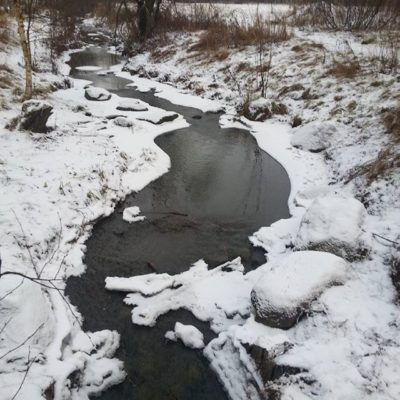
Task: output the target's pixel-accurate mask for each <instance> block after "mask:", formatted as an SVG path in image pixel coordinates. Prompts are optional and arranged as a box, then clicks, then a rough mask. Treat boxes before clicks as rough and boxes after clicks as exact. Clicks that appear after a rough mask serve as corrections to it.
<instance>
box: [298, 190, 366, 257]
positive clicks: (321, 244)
mask: <svg viewBox="0 0 400 400" xmlns="http://www.w3.org/2000/svg"><path fill="white" fill-rule="evenodd" d="M366 216H367V212H366V210H365V208H364V206H363V204H362V203H360V202H359V201H358V200H356V199H354V198H347V199H344V198H340V197H336V196H332V195H329V196H324V197H318V198H317V199H315V200H314V201H313V202H312V204H311V206H310V207H309V208H308V209H307V211H306V213H305V214H304V216H303V219H302V221H301V224H300V229H299V232H298V234H297V238H296V243H295V244H296V246H297V247H298V248H302V249H310V250H319V251H327V252H330V253H333V254H336V255H338V256H340V257H343V258H346V259H350V260H351V259H353V258H356V257H357V256H358V255H359V254H360V250H362V249H366V244H365V240H364V229H363V228H364V223H365V218H366Z"/></svg>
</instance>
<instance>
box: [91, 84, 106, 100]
mask: <svg viewBox="0 0 400 400" xmlns="http://www.w3.org/2000/svg"><path fill="white" fill-rule="evenodd" d="M85 97H86V98H87V99H88V100H92V101H107V100H110V99H111V93H110V92H109V91H108V90H106V89H102V88H98V87H94V86H89V87H88V88H86V89H85Z"/></svg>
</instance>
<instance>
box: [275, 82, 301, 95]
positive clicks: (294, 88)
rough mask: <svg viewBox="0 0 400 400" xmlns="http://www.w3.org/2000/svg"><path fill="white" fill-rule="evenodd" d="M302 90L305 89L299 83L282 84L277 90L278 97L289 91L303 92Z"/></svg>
mask: <svg viewBox="0 0 400 400" xmlns="http://www.w3.org/2000/svg"><path fill="white" fill-rule="evenodd" d="M304 90H305V87H304V86H303V85H302V84H300V83H295V84H294V85H291V86H284V87H283V88H282V89H281V91H280V92H279V97H281V96H285V95H286V94H288V93H291V92H297V91H302V92H303V91H304Z"/></svg>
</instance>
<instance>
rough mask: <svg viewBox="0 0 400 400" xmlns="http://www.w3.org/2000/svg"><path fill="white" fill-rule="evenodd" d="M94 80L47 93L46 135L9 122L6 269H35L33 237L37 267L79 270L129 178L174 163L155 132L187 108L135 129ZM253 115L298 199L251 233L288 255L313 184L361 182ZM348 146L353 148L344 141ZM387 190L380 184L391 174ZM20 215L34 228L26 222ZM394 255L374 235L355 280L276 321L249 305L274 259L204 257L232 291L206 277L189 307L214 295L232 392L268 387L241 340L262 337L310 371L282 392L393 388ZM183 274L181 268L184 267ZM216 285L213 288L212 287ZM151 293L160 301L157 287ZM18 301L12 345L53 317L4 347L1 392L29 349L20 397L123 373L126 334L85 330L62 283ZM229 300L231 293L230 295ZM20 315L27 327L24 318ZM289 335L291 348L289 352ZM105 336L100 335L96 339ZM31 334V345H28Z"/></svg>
mask: <svg viewBox="0 0 400 400" xmlns="http://www.w3.org/2000/svg"><path fill="white" fill-rule="evenodd" d="M15 58H16V57H15ZM65 61H66V58H64V62H65ZM16 68H18V67H16ZM120 68H121V66H113V67H111V68H110V69H111V70H113V71H114V72H116V73H117V75H118V76H121V77H124V78H127V79H130V80H131V81H132V83H133V84H136V85H138V86H139V89H143V90H146V89H147V90H148V89H149V88H151V87H154V88H156V89H157V90H158V91H162V92H161V93H158V94H157V95H159V96H161V97H164V98H166V99H168V100H170V101H171V102H177V104H182V103H184V104H185V105H187V104H190V105H192V106H193V107H196V108H199V109H201V110H202V111H216V110H218V109H220V108H221V106H224V107H225V108H226V109H228V110H229V109H230V106H228V105H227V104H224V102H223V101H212V100H209V99H203V98H199V97H195V96H193V95H189V94H181V93H180V91H179V90H177V89H174V88H173V87H171V86H170V85H165V84H161V83H157V82H154V81H149V80H146V79H142V78H137V77H131V76H130V75H129V73H127V72H123V73H122V72H119V71H118V69H120ZM64 71H67V70H66V69H64ZM86 84H87V82H83V81H75V87H74V88H72V89H67V90H62V91H58V92H55V93H54V94H52V95H51V96H50V101H52V102H53V103H54V105H55V113H54V115H53V117H52V119H51V125H52V126H53V127H54V130H53V132H51V133H50V134H48V136H46V138H48V140H47V139H45V140H43V136H40V135H33V136H30V135H28V134H26V133H19V132H12V133H11V132H8V131H4V132H2V133H1V134H0V140H1V143H2V151H1V152H0V161H1V164H0V166H1V167H2V169H1V172H2V173H3V176H2V178H3V181H2V182H3V183H4V182H5V184H6V185H7V187H8V190H7V193H5V194H3V196H2V197H1V198H0V204H1V209H2V212H1V213H0V221H1V223H2V224H1V226H2V228H3V229H2V230H1V232H0V237H1V239H2V249H1V253H2V261H3V264H2V268H3V270H7V269H10V270H11V269H12V270H15V271H20V272H23V273H26V272H31V270H32V267H33V266H32V260H30V259H29V255H28V252H27V249H28V248H30V249H33V250H34V252H33V260H34V262H33V263H34V264H36V266H37V267H38V268H41V267H43V266H44V265H45V269H44V273H45V275H44V276H46V277H51V278H52V277H54V276H55V275H56V274H57V273H58V274H59V275H57V276H58V277H60V278H61V277H62V278H65V277H66V276H68V275H70V274H79V273H82V272H83V270H84V268H85V267H84V265H83V264H82V258H83V254H84V250H85V245H84V243H85V240H86V239H87V237H88V236H89V235H90V231H91V225H92V223H93V222H94V221H96V220H97V219H98V218H101V217H104V216H106V215H109V214H110V213H112V212H113V209H114V206H115V204H116V202H117V201H119V200H121V199H122V198H123V197H124V196H126V195H127V194H128V193H130V192H132V191H137V190H140V189H142V188H143V187H144V186H145V185H147V184H148V183H149V182H150V181H152V180H154V179H156V178H157V177H159V176H161V175H162V174H163V173H165V172H167V170H168V168H169V162H170V161H169V158H168V156H167V155H166V154H165V153H163V152H162V151H161V150H160V149H159V148H158V147H157V146H156V145H155V144H154V141H153V140H154V138H155V137H156V136H157V135H160V134H162V133H165V132H167V131H169V130H172V129H176V128H179V127H183V126H186V125H185V124H186V122H185V121H183V120H182V119H178V120H175V121H174V122H172V123H168V124H167V125H165V126H160V127H158V126H154V125H152V124H149V123H146V122H143V121H138V120H137V119H136V118H135V119H134V120H133V123H134V126H133V132H131V131H130V129H129V128H123V127H119V126H116V125H115V124H113V122H108V123H107V125H106V129H103V128H104V127H105V126H104V124H103V122H102V121H101V120H102V117H104V116H106V115H107V114H109V113H110V104H111V105H112V107H114V108H115V107H116V106H117V104H118V102H119V101H120V99H118V98H117V97H116V96H114V95H113V96H112V99H111V100H110V102H107V104H100V103H98V102H96V103H90V102H88V101H87V100H85V99H84V97H83V92H84V90H83V87H84V86H85V85H86ZM78 106H79V107H80V106H83V107H84V108H83V110H81V111H74V107H78ZM75 110H76V109H75ZM84 112H90V113H91V114H92V116H89V117H88V116H86V115H84ZM15 114H16V109H15V108H13V109H12V110H10V111H6V112H2V113H1V115H0V122H1V123H2V124H3V125H4V122H5V121H6V120H8V119H9V118H10V117H11V116H13V115H15ZM324 117H326V114H325V113H324ZM242 122H244V124H245V125H246V126H247V127H248V128H249V130H250V132H251V134H253V135H254V137H255V138H256V140H257V142H258V144H259V146H260V148H261V149H263V150H264V151H266V152H268V153H269V154H271V156H272V157H274V158H275V159H276V160H277V161H278V162H280V163H281V164H282V165H283V166H284V168H285V169H286V170H287V172H288V174H289V176H290V180H291V196H290V199H289V207H290V211H291V214H292V217H291V218H289V219H287V220H281V221H278V222H277V223H275V224H273V225H272V226H271V227H264V228H261V229H260V231H259V232H256V233H255V234H254V236H253V237H252V238H251V240H252V242H253V243H254V244H256V245H258V246H263V247H264V248H265V249H266V251H268V258H269V261H271V260H279V258H280V257H282V255H284V254H287V253H290V252H291V250H290V249H289V247H287V246H289V245H290V244H291V243H292V242H293V240H294V239H295V237H296V235H297V231H298V228H299V225H300V222H301V218H302V216H303V214H304V213H305V211H306V207H308V206H309V205H310V204H311V203H312V201H313V200H314V199H315V198H316V197H318V196H320V195H323V196H324V195H326V194H339V195H343V196H345V197H348V196H351V195H354V194H358V192H357V190H358V189H357V188H356V187H346V186H344V185H342V184H341V183H337V182H336V184H333V185H332V178H333V177H334V176H335V173H337V171H334V170H333V169H334V167H335V165H333V167H332V164H331V165H329V166H328V165H327V163H326V162H325V159H324V154H323V153H318V154H315V153H310V152H307V151H304V150H299V149H296V148H294V147H292V146H291V144H290V141H291V137H292V131H291V128H290V126H289V124H288V121H277V120H276V119H275V120H273V121H271V122H265V123H260V122H250V121H247V120H245V119H242ZM221 125H222V126H226V127H228V126H239V127H240V128H244V126H243V124H240V123H238V121H237V120H236V118H235V115H234V113H233V112H231V113H229V112H228V113H227V114H226V115H224V116H223V117H222V118H221ZM339 129H344V131H343V132H344V133H343V132H339V133H338V135H337V137H336V140H337V141H338V142H340V140H341V139H342V138H343V137H345V135H346V134H347V135H348V137H347V138H345V139H344V140H345V146H346V145H348V146H350V145H352V140H353V136H352V133H351V130H350V129H348V128H347V127H346V128H345V127H343V125H341V126H340V127H339ZM71 132H73V133H72V134H71ZM355 134H357V132H355V133H354V134H353V135H355ZM111 136H113V137H111ZM110 143H112V145H111V148H110ZM381 143H382V141H381V140H380V139H379V138H375V139H373V140H372V144H373V145H374V144H375V145H376V144H378V145H381ZM345 146H341V145H340V144H339V145H338V146H337V147H335V144H333V146H332V149H331V150H330V154H333V155H337V156H338V158H339V159H340V158H342V161H343V163H342V165H341V166H340V168H343V169H346V168H347V167H349V166H351V165H352V164H354V162H356V163H357V162H359V159H360V157H359V156H358V155H357V156H356V157H354V156H353V159H352V158H351V156H350V157H349V153H346V152H345V150H343V149H344V148H345ZM357 146H358V145H357V144H356V145H355V150H357ZM342 150H343V151H344V155H342V154H340V152H341V151H342ZM374 152H375V149H372V146H370V147H369V148H368V154H369V155H370V154H373V153H374ZM88 154H90V155H91V156H92V158H91V157H88ZM346 157H348V158H346ZM354 158H355V160H354ZM71 160H72V161H71ZM378 189H380V190H381V188H380V187H378ZM384 193H385V194H386V196H387V198H388V199H386V203H385V204H390V201H391V200H390V199H391V198H396V197H395V194H396V191H395V190H392V189H390V190H388V191H387V192H384ZM376 204H377V205H375V206H374V207H375V208H374V209H376V208H377V207H378V209H379V200H377V201H376ZM16 216H17V217H18V218H16ZM18 220H19V222H20V223H21V225H22V227H23V228H24V231H25V233H23V232H21V227H20V226H19V222H18ZM389 220H391V225H392V226H396V221H397V222H398V223H399V222H400V213H399V210H398V209H396V208H394V209H388V208H387V207H383V212H382V213H381V214H376V215H369V216H368V220H367V225H366V230H367V231H368V232H369V233H371V232H377V233H380V234H382V235H386V236H389V237H392V235H395V234H398V232H397V231H396V228H390V227H388V221H389ZM49 222H50V225H51V227H49ZM397 226H398V224H397ZM387 254H388V249H387V248H386V247H385V246H384V244H382V243H379V242H376V241H374V242H373V243H372V252H371V255H370V257H369V258H367V259H364V260H361V261H355V262H354V263H353V269H352V271H351V273H350V279H349V280H348V282H347V283H346V284H345V285H343V286H340V287H333V288H330V289H328V290H327V291H326V292H325V293H324V294H323V296H322V297H321V298H320V299H319V300H318V301H316V302H315V303H314V304H313V308H312V313H311V315H310V316H309V318H307V319H305V320H303V321H301V322H300V323H299V324H298V325H297V326H296V327H294V328H292V329H291V330H289V331H281V330H277V329H273V328H268V327H265V326H263V325H261V324H259V323H257V322H255V321H254V319H253V317H250V318H248V315H249V313H250V311H251V304H250V291H251V289H252V287H253V285H254V283H255V282H256V281H257V280H258V278H259V276H260V274H261V273H263V272H264V271H265V270H266V269H267V264H266V265H265V266H263V267H260V269H259V270H257V271H254V272H252V273H249V274H246V275H244V274H243V272H242V271H241V266H240V263H237V262H232V263H231V264H232V270H231V271H230V272H226V271H219V272H220V275H218V271H216V272H211V271H207V268H206V266H204V265H202V264H201V263H200V264H199V265H198V267H199V268H200V269H201V273H202V274H203V275H204V276H203V278H202V281H201V283H202V285H204V286H205V287H207V288H208V284H209V283H212V282H213V281H214V280H215V282H216V284H215V286H214V287H215V288H216V289H218V290H219V288H220V285H219V284H218V282H219V279H222V280H223V282H224V285H226V291H224V292H223V293H217V290H216V291H211V292H210V293H208V292H207V291H206V290H205V289H204V288H203V289H202V288H201V287H200V288H198V296H199V299H200V301H198V302H197V303H196V302H194V303H193V308H192V311H193V312H194V313H196V312H199V310H200V309H201V307H202V306H203V305H204V303H202V301H203V300H204V302H206V303H207V304H209V308H208V309H206V310H203V314H198V316H199V318H200V317H201V318H200V319H207V318H209V319H211V320H212V321H213V323H214V325H215V330H216V332H218V333H220V336H219V337H218V338H217V339H215V340H214V341H213V342H212V343H210V344H209V345H208V346H207V347H206V348H205V350H204V353H205V355H206V356H207V357H208V358H209V359H210V362H211V365H212V366H213V368H214V370H215V371H216V372H217V374H218V376H219V378H220V379H221V381H222V382H223V383H224V385H225V387H226V389H227V390H228V391H229V393H230V395H231V397H232V398H233V399H235V400H236V399H237V400H243V399H245V398H246V399H247V398H254V399H257V398H261V397H260V396H261V394H260V393H261V392H262V390H263V383H262V379H261V377H260V376H259V371H257V369H256V368H255V365H254V360H252V359H251V357H250V356H249V355H248V354H247V353H246V352H244V351H243V344H250V345H255V344H256V345H257V346H260V347H262V348H264V349H266V350H267V351H269V352H272V353H274V361H275V362H276V363H278V364H280V365H290V366H295V367H298V368H300V369H304V370H305V371H307V372H306V373H303V374H300V375H298V376H297V375H294V376H289V377H287V378H286V381H285V380H284V379H283V381H280V382H278V384H279V385H280V386H279V387H280V389H281V391H282V395H283V399H300V398H302V399H305V398H315V397H317V398H321V399H334V398H337V397H342V398H351V399H353V398H360V397H362V398H371V399H373V398H376V397H374V396H379V398H380V399H386V398H387V399H389V398H392V397H393V396H394V397H395V396H396V395H397V394H398V393H399V392H400V382H399V380H398V378H397V377H398V376H399V371H400V365H399V361H398V360H399V357H398V355H399V348H400V344H399V340H398V337H397V336H398V334H397V333H398V327H397V325H396V320H398V318H399V316H400V315H399V310H398V308H397V306H395V305H394V289H393V286H392V283H391V281H390V278H389V266H388V265H387V264H385V262H384V260H385V257H386V256H387ZM199 271H200V270H199ZM192 272H195V271H194V270H193V271H192ZM184 274H185V273H183V274H181V275H179V276H177V277H176V278H177V279H181V278H184ZM221 282H222V281H221ZM194 284H196V282H195V281H194V280H193V279H192V278H191V279H188V280H185V284H184V286H183V288H184V290H182V292H183V295H179V296H183V297H180V298H179V297H178V296H176V299H175V300H176V301H177V302H178V303H179V302H185V301H186V297H184V296H185V293H184V292H185V290H186V292H188V291H190V290H191V289H192V288H193V286H192V285H194ZM1 285H2V287H0V290H1V292H2V293H3V290H4V292H8V291H9V290H12V289H13V288H14V287H16V286H17V285H19V281H17V280H15V279H9V280H5V279H2V281H1ZM141 290H143V289H140V288H139V289H137V290H135V293H133V294H132V295H130V296H128V299H129V302H130V304H135V302H137V301H140V302H141V304H142V307H147V301H146V299H144V298H143V296H141V294H140V292H141ZM172 292H173V291H172ZM172 292H171V293H164V291H162V292H161V293H160V297H161V298H165V296H166V297H167V298H170V296H172V297H173V296H175V295H176V294H175V293H172ZM205 294H207V299H206V298H204V297H202V296H204V295H205ZM217 294H218V296H217ZM26 296H27V297H29V298H31V299H32V303H33V299H35V302H36V304H40V305H41V310H42V311H43V312H42V313H37V312H36V311H37V309H36V307H35V306H34V305H32V304H25V303H24V302H23V298H25V297H26ZM157 296H158V295H157ZM157 296H156V297H157ZM214 296H217V298H215V297H214ZM149 299H150V301H154V298H152V297H150V298H149ZM213 299H214V300H215V299H216V300H215V302H216V304H219V306H220V307H221V308H218V311H217V310H216V309H215V307H214V306H212V305H211V303H212V300H213ZM206 300H207V301H206ZM7 301H8V302H9V309H7V307H5V308H4V309H2V314H1V315H2V319H4V320H7V315H8V313H9V310H12V312H13V313H14V314H15V317H14V318H13V321H12V323H10V325H9V327H8V329H10V331H9V333H8V332H7V335H6V338H5V339H3V341H2V342H1V344H0V346H1V348H2V349H4V352H5V351H6V350H7V349H10V348H13V346H16V345H18V343H20V342H22V341H23V340H24V339H26V337H28V336H29V334H30V333H32V332H33V331H34V330H35V329H36V328H37V327H40V326H41V324H44V325H43V327H41V328H40V329H39V331H38V335H37V337H36V336H35V338H34V339H35V340H32V341H28V342H27V343H26V345H25V346H23V347H21V348H20V349H18V352H14V353H13V354H12V356H14V357H15V359H16V361H14V362H13V363H7V358H5V359H4V360H2V364H1V367H0V368H1V371H2V372H3V374H1V375H2V376H1V377H0V382H1V383H2V385H1V386H2V389H0V393H2V395H4V396H5V397H7V396H11V395H12V394H13V393H14V392H15V388H16V387H17V386H18V385H19V383H20V382H21V379H22V377H23V375H24V371H25V369H26V365H27V363H28V364H29V359H28V354H30V357H31V358H33V357H35V359H36V360H38V361H37V362H35V363H34V364H33V366H32V368H31V369H30V372H29V374H28V377H27V380H26V383H25V385H24V387H23V391H21V392H20V393H21V396H22V395H24V393H26V394H27V393H29V394H30V398H38V399H39V398H41V396H42V393H43V391H44V390H46V388H49V387H51V386H52V385H54V390H55V393H56V396H59V398H62V397H63V396H68V395H71V396H73V398H76V399H86V398H87V396H88V394H90V393H96V392H99V391H101V390H104V389H105V388H107V387H108V386H109V385H112V384H115V383H117V382H119V381H120V380H121V379H122V378H123V372H122V365H121V363H120V362H119V361H118V360H116V359H114V358H112V357H113V354H114V352H115V350H116V348H117V346H118V334H117V333H115V332H109V331H103V332H97V333H95V334H92V335H91V340H88V337H87V336H85V335H84V334H82V332H81V330H80V328H79V327H78V326H77V324H76V321H75V316H73V315H72V314H71V312H70V310H69V309H68V307H69V306H67V305H66V303H64V302H63V300H62V298H61V297H60V296H59V295H58V293H57V292H55V291H50V293H49V294H48V295H47V294H44V293H43V292H42V291H41V290H40V289H39V288H37V287H35V286H34V285H32V284H29V283H27V282H25V283H24V284H23V285H22V286H21V287H20V289H18V290H16V291H15V292H14V293H13V294H12V295H10V296H9V297H8V298H7ZM229 302H232V303H233V304H229V306H228V303H229ZM161 303H162V302H161ZM121 306H122V305H121ZM161 306H162V307H161V308H157V307H160V305H159V304H158V303H157V302H156V304H155V305H154V306H153V307H154V311H155V313H158V312H160V310H162V312H167V311H168V309H166V308H165V306H164V305H163V304H161ZM221 310H222V311H223V312H222V311H221ZM136 311H137V310H136ZM232 315H233V316H234V318H233V319H232ZM27 321H29V322H27ZM177 322H179V321H177ZM21 326H24V329H23V330H21V329H20V327H21ZM92 342H93V343H92ZM285 343H290V344H291V345H293V347H292V348H290V349H289V350H288V351H286V350H285V351H282V350H281V348H282V346H283V345H284V344H285ZM94 344H96V345H97V344H100V346H99V347H98V348H97V351H94V352H93V350H94ZM28 345H30V347H31V349H30V350H29V351H28ZM283 347H284V346H283ZM27 360H28V361H27ZM41 360H44V361H43V362H42V361H41ZM85 365H86V366H85ZM76 371H78V373H79V374H81V376H82V382H83V386H81V387H78V388H71V387H70V386H69V383H70V382H69V383H68V381H70V377H71V374H72V373H73V372H76ZM249 379H253V380H254V381H255V382H256V384H255V386H249V387H248V384H249ZM307 379H314V380H315V381H316V383H315V384H314V385H310V386H307V385H305V381H306V380H307ZM229 388H230V389H229Z"/></svg>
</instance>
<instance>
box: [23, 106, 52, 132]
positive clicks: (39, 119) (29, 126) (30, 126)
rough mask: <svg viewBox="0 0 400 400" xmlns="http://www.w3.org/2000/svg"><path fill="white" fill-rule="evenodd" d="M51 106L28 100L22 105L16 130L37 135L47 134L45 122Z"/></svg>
mask: <svg viewBox="0 0 400 400" xmlns="http://www.w3.org/2000/svg"><path fill="white" fill-rule="evenodd" d="M52 111H53V106H52V105H51V104H49V103H47V102H45V101H42V100H28V101H25V102H24V103H23V104H22V111H21V116H20V118H19V123H18V129H20V130H26V131H31V132H37V133H44V132H47V126H46V124H47V121H48V119H49V117H50V115H51V113H52Z"/></svg>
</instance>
